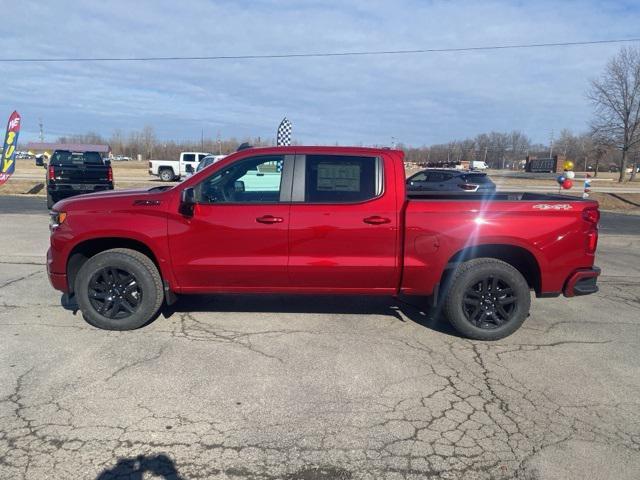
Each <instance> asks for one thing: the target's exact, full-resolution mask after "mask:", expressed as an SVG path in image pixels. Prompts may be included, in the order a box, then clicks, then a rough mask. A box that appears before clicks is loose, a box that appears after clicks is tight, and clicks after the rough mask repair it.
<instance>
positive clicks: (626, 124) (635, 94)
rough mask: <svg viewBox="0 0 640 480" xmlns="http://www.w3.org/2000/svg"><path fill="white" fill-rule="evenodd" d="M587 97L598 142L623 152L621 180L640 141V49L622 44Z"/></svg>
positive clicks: (592, 85) (620, 180)
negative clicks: (633, 150) (629, 157)
mask: <svg viewBox="0 0 640 480" xmlns="http://www.w3.org/2000/svg"><path fill="white" fill-rule="evenodd" d="M588 97H589V99H590V100H591V102H592V103H593V105H594V107H595V118H594V120H593V122H592V130H593V135H594V137H596V138H597V143H599V144H604V145H611V146H614V147H615V148H617V149H619V150H620V151H621V152H622V156H621V159H620V177H619V179H618V181H619V182H622V181H624V179H625V174H626V169H627V157H628V154H629V151H630V150H631V149H633V147H634V146H635V145H636V144H638V143H639V142H640V49H638V48H632V47H623V48H622V49H621V50H620V52H619V53H618V54H617V55H616V56H615V57H614V58H612V59H611V60H609V63H608V64H607V67H606V68H605V71H604V73H603V74H602V76H601V77H600V78H598V79H594V80H592V81H591V88H590V90H589V92H588Z"/></svg>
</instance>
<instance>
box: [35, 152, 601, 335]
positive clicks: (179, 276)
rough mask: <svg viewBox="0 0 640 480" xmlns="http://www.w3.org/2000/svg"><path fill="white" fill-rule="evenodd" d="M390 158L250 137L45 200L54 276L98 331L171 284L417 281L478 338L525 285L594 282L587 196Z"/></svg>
mask: <svg viewBox="0 0 640 480" xmlns="http://www.w3.org/2000/svg"><path fill="white" fill-rule="evenodd" d="M403 158H404V157H403V153H402V152H401V151H396V150H389V149H374V148H351V147H302V146H291V147H271V148H249V149H245V150H242V151H240V152H237V153H235V154H233V155H230V156H228V157H227V158H225V159H223V160H222V161H220V162H218V163H215V164H213V165H211V166H209V167H207V168H205V169H204V170H202V171H200V172H198V173H196V174H195V175H193V176H192V177H190V178H188V179H186V180H185V181H184V182H182V183H181V184H179V185H176V186H173V187H171V186H163V187H155V188H151V189H147V190H131V191H114V192H108V193H97V194H89V195H83V196H81V197H78V198H74V199H69V200H63V201H61V202H59V203H57V204H56V205H55V206H54V208H53V211H52V212H51V232H52V233H51V247H50V249H49V251H48V254H47V270H48V274H49V278H50V281H51V284H52V285H53V287H54V288H56V289H58V290H60V291H62V292H64V293H65V294H67V295H68V296H75V299H76V303H77V305H78V308H79V309H80V310H81V311H82V313H83V316H84V318H85V319H86V321H88V322H89V323H90V324H92V325H94V326H96V327H99V328H103V329H111V330H129V329H134V328H138V327H141V326H143V325H145V324H147V323H149V322H150V321H152V320H153V319H154V318H155V316H156V315H157V313H158V312H159V310H160V308H161V307H162V305H163V304H164V303H166V304H171V303H173V302H175V301H176V299H177V297H178V295H188V294H215V293H252V294H256V293H260V294H268V293H279V294H283V293H284V294H330V295H335V294H349V295H356V294H365V295H390V296H397V295H416V296H425V297H428V298H430V299H431V305H432V306H431V308H435V309H436V310H435V312H436V314H440V313H442V314H444V316H445V317H446V318H447V319H448V320H449V321H450V322H451V324H452V325H453V326H454V327H455V329H456V330H457V331H458V332H459V333H460V334H462V335H463V336H466V337H469V338H473V339H481V340H496V339H499V338H503V337H505V336H507V335H510V334H511V333H513V332H514V331H515V330H517V329H518V327H520V325H521V324H522V323H523V322H524V320H525V319H526V318H527V316H528V314H529V308H530V302H531V296H532V293H531V292H533V294H534V295H535V296H536V297H539V298H542V297H556V296H559V295H561V294H564V295H565V296H566V297H573V296H578V295H585V294H589V293H594V292H596V291H597V290H598V288H597V286H596V279H597V277H598V275H599V272H600V270H599V269H598V268H597V267H594V258H595V252H596V245H597V241H598V220H599V211H598V204H597V202H594V201H591V200H583V199H579V198H576V197H569V196H562V195H544V194H537V193H494V194H492V195H490V196H487V195H482V194H478V195H476V194H469V193H466V192H463V193H462V194H459V193H455V192H454V193H449V192H418V193H412V192H410V193H407V192H406V191H405V172H404V164H403ZM248 185H251V188H248Z"/></svg>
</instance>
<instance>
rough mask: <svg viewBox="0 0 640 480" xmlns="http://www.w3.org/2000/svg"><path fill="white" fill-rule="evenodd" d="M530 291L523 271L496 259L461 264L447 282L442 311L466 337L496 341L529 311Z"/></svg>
mask: <svg viewBox="0 0 640 480" xmlns="http://www.w3.org/2000/svg"><path fill="white" fill-rule="evenodd" d="M530 307H531V293H530V291H529V285H528V284H527V281H526V280H525V278H524V277H523V276H522V274H521V273H520V272H519V271H518V270H517V269H516V268H514V267H513V266H511V265H509V264H508V263H505V262H503V261H501V260H498V259H495V258H476V259H474V260H469V261H468V262H465V263H463V264H461V265H460V266H459V267H458V268H457V269H456V270H455V272H453V274H452V277H451V279H450V282H449V290H448V292H447V294H446V298H445V300H444V313H445V315H446V317H447V318H448V319H449V321H450V322H451V324H452V325H453V327H454V328H455V329H456V330H457V331H458V332H460V333H461V334H462V335H464V336H465V337H467V338H472V339H475V340H499V339H501V338H504V337H507V336H509V335H511V334H512V333H513V332H515V331H516V330H517V329H518V328H520V326H521V325H522V323H523V322H524V320H525V319H526V318H527V315H528V314H529V308H530Z"/></svg>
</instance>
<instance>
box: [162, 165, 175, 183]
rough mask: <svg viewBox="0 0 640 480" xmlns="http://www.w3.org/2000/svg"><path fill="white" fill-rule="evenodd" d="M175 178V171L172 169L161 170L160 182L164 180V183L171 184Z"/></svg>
mask: <svg viewBox="0 0 640 480" xmlns="http://www.w3.org/2000/svg"><path fill="white" fill-rule="evenodd" d="M174 178H175V175H174V174H173V170H171V169H170V168H163V169H162V170H160V180H162V181H163V182H170V181H171V180H173V179H174Z"/></svg>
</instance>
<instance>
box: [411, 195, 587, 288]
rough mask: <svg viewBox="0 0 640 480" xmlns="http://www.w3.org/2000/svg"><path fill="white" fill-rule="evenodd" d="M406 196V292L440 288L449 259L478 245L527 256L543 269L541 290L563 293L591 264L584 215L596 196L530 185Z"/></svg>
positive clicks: (481, 248)
mask: <svg viewBox="0 0 640 480" xmlns="http://www.w3.org/2000/svg"><path fill="white" fill-rule="evenodd" d="M406 197H407V201H406V205H405V219H404V222H405V228H404V231H405V239H404V262H405V263H404V273H403V279H402V288H403V291H405V292H407V293H420V294H425V293H426V294H431V293H433V292H428V291H427V292H425V290H424V288H425V286H430V285H436V288H437V285H438V283H439V282H440V280H441V278H440V275H441V272H442V271H443V270H446V269H447V268H448V265H449V266H450V263H451V262H452V261H453V262H455V261H457V259H464V257H465V255H469V256H477V254H478V252H482V253H483V255H484V256H494V257H495V256H499V255H504V254H505V252H510V253H508V254H506V255H511V256H515V257H520V260H523V259H526V262H527V263H528V264H530V265H532V268H534V267H533V266H535V270H536V272H535V274H534V277H538V276H539V283H537V284H535V285H532V287H533V288H534V289H535V290H536V293H537V294H539V295H542V296H547V295H556V294H559V292H561V291H562V289H563V284H564V282H565V280H566V279H567V277H568V276H569V275H570V274H571V273H572V272H573V271H574V270H576V269H577V268H590V267H591V266H592V265H593V255H592V254H588V253H586V248H585V245H586V240H585V239H586V238H587V233H588V232H589V230H590V228H591V224H589V223H588V222H587V220H586V219H585V218H584V215H585V213H584V210H586V209H592V210H595V209H597V206H598V203H597V202H595V201H593V200H589V199H582V198H580V197H573V196H569V195H557V194H547V193H529V192H498V193H496V194H493V195H483V194H474V193H462V194H460V193H457V192H455V193H447V192H407V194H406ZM485 250H486V252H485ZM523 261H524V260H523Z"/></svg>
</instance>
